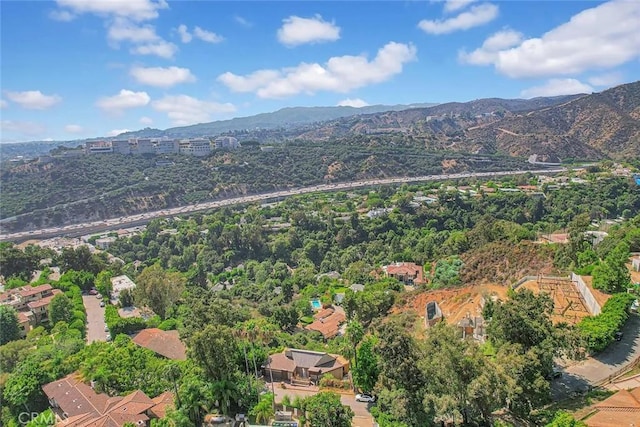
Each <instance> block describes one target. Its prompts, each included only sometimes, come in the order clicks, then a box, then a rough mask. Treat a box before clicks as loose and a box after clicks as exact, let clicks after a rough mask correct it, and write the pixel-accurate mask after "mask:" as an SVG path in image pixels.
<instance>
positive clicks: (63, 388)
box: [42, 373, 173, 427]
mask: <svg viewBox="0 0 640 427" xmlns="http://www.w3.org/2000/svg"><path fill="white" fill-rule="evenodd" d="M42 390H43V391H44V394H45V395H46V396H47V399H48V400H49V405H50V406H51V409H52V410H53V412H54V413H55V414H56V420H57V423H56V426H65V427H89V426H105V427H121V426H124V425H125V424H127V423H133V424H135V425H138V426H148V425H149V420H150V419H151V418H159V417H158V415H160V414H162V415H164V414H165V413H166V410H167V408H168V407H169V406H173V395H172V394H171V393H168V392H167V393H163V394H161V395H160V396H158V397H156V398H155V399H150V398H149V397H148V396H147V395H146V394H144V393H143V392H142V391H140V390H136V391H134V392H133V393H130V394H128V395H127V396H124V397H121V396H115V397H110V396H109V395H107V394H104V393H97V392H96V391H95V390H94V389H93V388H92V386H90V385H87V384H85V383H83V382H82V381H80V379H79V375H78V374H77V373H74V374H71V375H68V376H66V377H65V378H63V379H61V380H58V381H54V382H51V383H49V384H45V385H44V386H42Z"/></svg>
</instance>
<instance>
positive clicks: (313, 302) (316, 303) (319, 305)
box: [311, 299, 322, 310]
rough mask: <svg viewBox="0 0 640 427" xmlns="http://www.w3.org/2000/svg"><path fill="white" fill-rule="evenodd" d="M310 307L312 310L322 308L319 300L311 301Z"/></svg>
mask: <svg viewBox="0 0 640 427" xmlns="http://www.w3.org/2000/svg"><path fill="white" fill-rule="evenodd" d="M311 307H313V309H314V310H320V309H321V308H322V303H321V302H320V300H319V299H312V300H311Z"/></svg>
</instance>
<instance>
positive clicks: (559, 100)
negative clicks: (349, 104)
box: [297, 81, 640, 159]
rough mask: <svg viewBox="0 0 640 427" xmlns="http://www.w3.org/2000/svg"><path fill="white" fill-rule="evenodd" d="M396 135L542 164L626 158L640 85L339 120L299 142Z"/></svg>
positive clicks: (634, 147) (635, 139) (637, 121)
mask: <svg viewBox="0 0 640 427" xmlns="http://www.w3.org/2000/svg"><path fill="white" fill-rule="evenodd" d="M381 134H383V135H384V134H386V135H394V138H396V139H397V142H398V143H404V144H410V145H418V146H422V147H424V148H426V149H430V150H433V149H436V150H438V149H440V150H442V149H447V150H454V151H460V152H471V153H482V154H502V155H509V156H521V157H528V156H530V155H532V154H537V155H539V156H541V157H543V158H545V157H546V158H560V159H568V158H580V159H601V158H605V157H612V158H629V157H634V156H637V153H639V152H640V81H639V82H635V83H629V84H626V85H621V86H618V87H615V88H612V89H609V90H606V91H604V92H601V93H594V94H591V95H574V96H565V97H554V98H535V99H531V100H503V99H497V98H490V99H481V100H476V101H471V102H467V103H448V104H440V105H437V106H434V107H430V108H420V109H411V110H405V111H392V112H384V113H376V114H369V115H361V116H355V117H348V118H341V119H337V120H334V121H331V122H328V123H323V124H320V125H318V126H315V127H313V128H308V129H304V130H302V131H301V132H300V133H299V134H298V135H297V138H298V139H302V140H310V141H324V140H331V139H344V138H351V137H353V135H381Z"/></svg>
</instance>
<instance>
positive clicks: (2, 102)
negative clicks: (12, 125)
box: [0, 99, 9, 110]
mask: <svg viewBox="0 0 640 427" xmlns="http://www.w3.org/2000/svg"><path fill="white" fill-rule="evenodd" d="M8 106H9V103H8V102H7V101H5V100H4V99H0V109H2V110H4V109H5V108H7V107H8Z"/></svg>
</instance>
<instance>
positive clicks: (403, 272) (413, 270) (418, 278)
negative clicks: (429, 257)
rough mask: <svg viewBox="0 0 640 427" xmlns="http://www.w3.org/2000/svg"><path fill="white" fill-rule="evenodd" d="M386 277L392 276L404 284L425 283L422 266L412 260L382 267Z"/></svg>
mask: <svg viewBox="0 0 640 427" xmlns="http://www.w3.org/2000/svg"><path fill="white" fill-rule="evenodd" d="M382 270H383V271H384V273H385V275H386V276H387V277H392V278H394V279H397V280H399V281H401V282H402V283H404V284H405V285H418V284H421V283H425V280H424V277H423V270H422V266H421V265H418V264H415V263H413V262H397V263H395V264H390V265H385V266H384V267H382Z"/></svg>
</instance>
